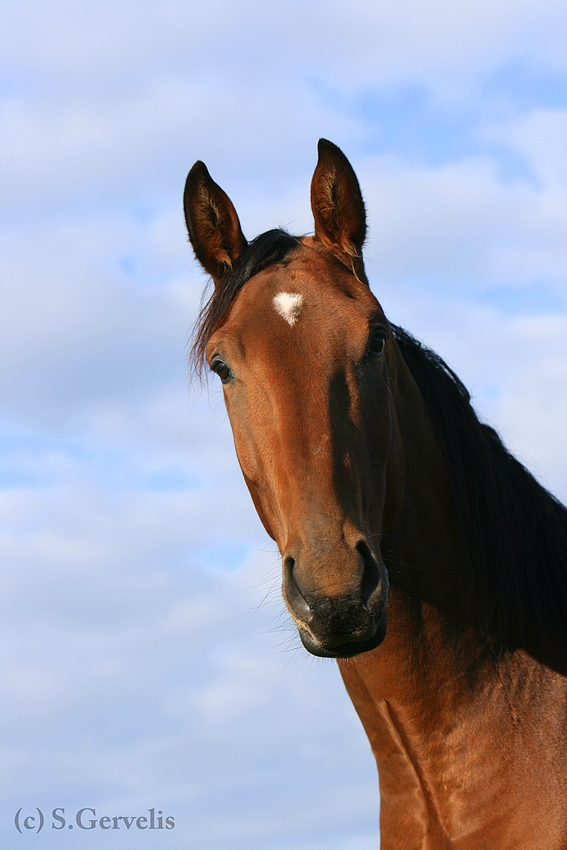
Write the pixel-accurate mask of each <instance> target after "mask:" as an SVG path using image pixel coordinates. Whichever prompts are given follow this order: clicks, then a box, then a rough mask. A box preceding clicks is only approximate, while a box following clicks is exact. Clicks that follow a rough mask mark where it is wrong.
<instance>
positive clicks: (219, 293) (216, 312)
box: [189, 229, 299, 375]
mask: <svg viewBox="0 0 567 850" xmlns="http://www.w3.org/2000/svg"><path fill="white" fill-rule="evenodd" d="M298 244H299V243H298V239H297V237H296V236H291V235H290V234H289V233H287V232H286V231H285V230H279V229H274V230H267V231H266V232H265V233H261V234H260V236H257V237H256V238H255V239H253V240H252V242H249V243H248V245H247V246H246V249H245V251H244V252H243V253H242V254H241V256H240V257H239V258H238V260H237V261H236V263H235V264H234V266H233V267H232V268H230V269H228V270H227V271H226V273H225V274H224V276H223V278H222V279H221V281H220V283H219V285H218V286H216V287H215V289H214V291H213V292H212V294H211V297H210V298H209V299H208V301H207V302H206V303H205V304H204V305H202V306H201V309H200V310H199V315H198V318H197V321H196V323H195V327H194V329H193V337H192V343H191V349H190V354H189V363H190V365H191V366H192V367H193V369H194V370H195V372H196V373H197V374H198V375H202V374H203V371H204V368H205V363H206V358H205V355H206V350H207V343H208V341H209V338H210V336H211V334H212V333H213V331H214V330H215V329H216V328H217V327H218V326H219V325H220V324H221V323H222V321H223V319H224V318H225V317H226V315H227V313H228V311H229V308H230V306H231V305H232V303H233V302H234V299H235V298H236V296H237V295H238V293H239V292H240V290H241V289H242V287H243V286H244V284H245V283H247V281H249V280H250V278H251V277H253V276H254V275H255V274H258V272H261V271H263V269H267V268H268V267H269V266H273V265H275V263H279V262H281V261H282V260H283V259H284V258H285V257H286V256H287V255H288V254H289V253H290V252H291V251H293V250H294V249H295V248H297V246H298Z"/></svg>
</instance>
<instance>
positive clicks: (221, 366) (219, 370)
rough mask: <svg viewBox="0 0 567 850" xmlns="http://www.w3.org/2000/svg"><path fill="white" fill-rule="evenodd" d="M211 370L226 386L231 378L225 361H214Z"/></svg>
mask: <svg viewBox="0 0 567 850" xmlns="http://www.w3.org/2000/svg"><path fill="white" fill-rule="evenodd" d="M211 369H212V370H213V372H215V373H216V374H217V375H218V376H219V378H220V379H221V381H222V382H223V384H226V382H227V381H228V379H229V378H230V369H229V368H228V366H227V365H226V363H225V362H224V360H214V361H213V362H212V363H211Z"/></svg>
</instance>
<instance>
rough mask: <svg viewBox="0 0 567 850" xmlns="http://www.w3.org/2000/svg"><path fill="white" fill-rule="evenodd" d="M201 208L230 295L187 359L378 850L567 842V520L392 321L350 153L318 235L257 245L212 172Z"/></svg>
mask: <svg viewBox="0 0 567 850" xmlns="http://www.w3.org/2000/svg"><path fill="white" fill-rule="evenodd" d="M184 205H185V216H186V221H187V227H188V230H189V236H190V239H191V242H192V245H193V248H194V250H195V254H196V256H197V259H198V260H199V261H200V263H201V264H202V266H203V267H204V268H205V270H206V271H207V272H208V273H209V274H210V275H211V276H212V279H213V282H214V286H215V288H214V292H213V294H212V296H211V298H210V300H209V302H208V304H207V305H205V307H204V308H203V310H202V313H201V316H200V317H199V320H198V324H197V326H196V330H195V338H194V348H193V362H194V365H195V366H196V367H197V368H198V369H199V368H202V367H204V365H205V362H207V363H208V365H209V366H210V368H211V369H212V371H213V372H215V373H216V374H217V375H218V376H219V378H220V380H221V381H222V384H223V388H224V397H225V402H226V407H227V410H228V415H229V417H230V422H231V425H232V430H233V433H234V442H235V446H236V451H237V454H238V459H239V461H240V466H241V468H242V472H243V474H244V477H245V479H246V483H247V485H248V488H249V490H250V493H251V495H252V499H253V501H254V504H255V506H256V509H257V511H258V514H259V515H260V519H261V520H262V523H263V524H264V527H265V528H266V531H267V532H268V534H269V535H270V536H271V537H272V538H273V539H274V540H275V541H276V542H277V545H278V547H279V550H280V552H281V555H282V561H283V597H284V600H285V604H286V606H287V608H288V610H289V612H290V614H291V616H292V618H293V620H294V622H295V624H296V626H297V628H298V630H299V634H300V636H301V640H302V642H303V644H304V646H305V647H306V648H307V649H308V650H309V651H310V652H312V653H314V654H315V655H319V656H325V657H330V658H336V659H337V660H338V663H339V669H340V672H341V675H342V677H343V679H344V682H345V685H346V688H347V690H348V693H349V694H350V697H351V699H352V701H353V703H354V705H355V708H356V710H357V712H358V714H359V716H360V719H361V720H362V723H363V724H364V728H365V730H366V732H367V734H368V737H369V739H370V743H371V746H372V750H373V752H374V754H375V756H376V761H377V764H378V772H379V778H380V792H381V836H382V838H381V840H382V847H384V848H388V850H392V848H400V850H401V848H403V850H408V848H430V849H431V850H433V848H459V850H465V848H466V850H495V848H498V850H502V849H503V848H509V850H529V848H533V850H535V848H537V850H548V848H549V850H551V848H554V850H555V849H556V848H567V722H566V720H567V678H565V677H566V675H567V637H566V636H567V510H566V509H565V508H564V507H563V506H562V505H561V504H560V503H559V502H557V501H556V500H555V499H554V498H553V497H552V496H551V495H550V494H549V493H547V492H546V491H545V490H544V489H543V488H542V487H541V486H540V485H539V484H538V483H537V482H536V481H535V480H534V479H533V478H532V476H531V475H530V474H529V473H528V472H527V471H526V470H525V469H524V467H523V466H521V464H519V463H518V461H516V460H515V459H514V458H513V457H512V456H511V455H510V454H509V453H508V452H507V451H506V449H505V448H504V447H503V445H502V443H501V442H500V440H499V438H498V436H497V435H496V433H495V432H494V431H493V430H492V429H491V428H489V427H487V426H486V425H482V424H481V423H480V422H479V421H478V419H477V417H476V415H475V413H474V411H473V409H472V407H471V405H470V399H469V395H468V393H467V391H466V389H465V388H464V386H463V385H462V384H461V382H460V381H459V379H458V378H457V377H456V375H455V374H454V373H453V372H452V371H451V370H450V369H449V368H448V366H446V364H445V363H444V362H443V361H442V360H441V359H440V358H439V357H437V355H435V354H434V353H433V352H431V351H429V350H428V349H426V348H424V347H423V346H421V345H420V344H419V343H418V342H417V341H416V340H414V339H413V337H411V336H410V335H409V334H407V333H406V332H405V331H403V330H402V329H401V328H398V327H395V326H393V325H391V324H390V323H389V322H388V320H387V319H386V317H385V315H384V313H383V311H382V308H381V307H380V304H379V303H378V301H377V300H376V298H375V297H374V295H373V294H372V292H371V291H370V288H369V285H368V280H367V278H366V274H365V271H364V265H363V260H362V245H363V242H364V238H365V232H366V217H365V210H364V204H363V201H362V196H361V193H360V189H359V185H358V181H357V179H356V176H355V174H354V171H353V169H352V167H351V166H350V163H349V162H348V160H347V159H346V157H345V156H344V154H343V153H342V152H341V151H340V150H339V149H338V148H337V147H336V146H335V145H333V144H331V143H330V142H327V141H324V140H321V141H320V143H319V160H318V163H317V167H316V169H315V173H314V175H313V181H312V184H311V205H312V210H313V216H314V219H315V235H314V236H311V237H302V238H295V237H292V236H290V235H289V234H287V233H285V232H283V231H280V230H273V231H269V232H267V233H264V234H262V235H261V236H259V237H258V238H257V239H255V240H254V241H253V242H251V243H248V242H247V241H246V239H245V238H244V235H243V233H242V230H241V227H240V223H239V220H238V216H237V214H236V212H235V209H234V207H233V205H232V203H231V201H230V200H229V198H228V197H227V195H226V194H225V193H224V192H223V190H222V189H220V187H219V186H217V185H216V184H215V183H214V182H213V181H212V179H211V177H210V176H209V173H208V171H207V169H206V167H205V166H204V165H203V163H201V162H197V163H196V164H195V165H194V166H193V168H192V169H191V171H190V173H189V176H188V178H187V183H186V187H185V196H184ZM481 344H482V340H480V339H479V345H481ZM386 623H387V628H386Z"/></svg>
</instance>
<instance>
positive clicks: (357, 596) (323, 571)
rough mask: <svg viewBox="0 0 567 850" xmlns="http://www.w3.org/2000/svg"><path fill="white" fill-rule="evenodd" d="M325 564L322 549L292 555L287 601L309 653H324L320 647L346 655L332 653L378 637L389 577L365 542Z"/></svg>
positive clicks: (331, 554)
mask: <svg viewBox="0 0 567 850" xmlns="http://www.w3.org/2000/svg"><path fill="white" fill-rule="evenodd" d="M315 551H317V550H315ZM325 561H326V563H322V561H321V552H320V550H319V551H318V552H317V555H316V556H313V557H310V556H309V554H308V553H307V552H306V549H305V548H303V547H302V549H301V551H300V552H298V553H297V557H294V556H293V554H291V552H288V553H286V554H285V555H284V559H283V588H282V590H283V597H284V600H285V602H286V605H287V607H288V610H289V612H290V614H291V615H292V617H293V619H294V622H295V624H296V625H297V627H298V629H299V632H300V635H301V639H302V641H303V643H304V645H305V646H306V648H307V649H309V650H310V651H311V652H315V654H321V653H319V652H318V651H316V650H315V649H314V648H313V647H314V645H317V646H318V647H319V648H323V649H326V650H328V651H329V652H331V654H341V653H340V652H338V651H337V652H332V650H334V649H337V650H338V648H339V647H341V646H342V645H344V644H347V643H348V644H351V643H353V642H365V641H368V640H369V639H371V638H372V637H373V636H374V634H375V632H376V628H377V623H378V622H379V621H380V620H381V619H382V618H383V615H384V614H385V606H386V599H387V594H388V577H387V572H386V569H385V567H384V565H383V563H382V562H381V561H379V559H378V558H377V557H376V555H375V554H374V553H373V551H372V549H371V548H370V546H369V544H368V543H367V542H366V541H365V540H364V539H360V540H359V541H358V543H357V544H356V546H354V547H352V548H351V547H347V546H339V547H337V549H336V550H333V549H330V550H329V551H328V552H326V553H325ZM348 654H354V653H351V652H349V653H348Z"/></svg>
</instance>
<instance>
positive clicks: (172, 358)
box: [0, 0, 567, 850]
mask: <svg viewBox="0 0 567 850" xmlns="http://www.w3.org/2000/svg"><path fill="white" fill-rule="evenodd" d="M566 31H567V9H566V8H565V4H564V3H560V2H551V1H550V0H544V2H538V3H537V4H536V3H535V2H533V0H525V2H522V3H518V2H517V0H516V2H514V3H512V2H501V1H500V0H496V2H494V0H493V2H491V3H488V2H478V0H477V2H474V3H473V2H468V0H467V2H462V3H459V4H455V3H450V2H448V0H432V2H430V3H428V4H423V3H420V2H418V0H404V2H400V0H398V2H390V0H388V2H384V0H373V2H368V1H367V0H351V2H349V3H348V4H347V3H346V2H344V0H334V2H328V3H321V2H310V0H303V1H302V2H301V3H299V2H295V0H293V2H289V3H287V4H274V5H271V4H266V3H260V2H242V3H239V4H234V3H229V2H219V1H218V0H211V2H209V3H207V4H196V3H193V2H180V0H167V2H161V3H159V4H158V3H156V2H154V0H146V2H144V0H138V2H136V3H133V2H116V0H115V2H113V3H111V2H109V1H108V2H107V1H106V0H94V2H91V3H89V4H83V3H78V2H69V0H51V2H50V3H46V2H39V0H36V2H33V0H22V2H20V3H18V4H4V7H3V8H2V10H0V126H1V132H0V184H1V186H2V191H1V192H0V286H1V287H2V302H1V303H2V309H1V310H0V382H1V392H0V547H1V551H2V561H1V564H2V566H1V573H0V584H1V588H2V592H1V594H0V600H1V601H0V606H1V609H2V616H1V617H0V646H1V647H2V661H3V676H2V691H3V693H2V698H1V699H0V721H1V722H0V760H1V762H2V767H3V769H2V771H1V773H0V775H1V776H2V780H1V782H2V785H1V800H2V802H1V804H0V836H1V838H0V840H1V842H2V846H3V847H9V848H11V847H15V846H16V844H18V846H19V843H21V841H22V838H21V836H19V835H18V834H17V832H16V830H15V826H14V821H13V818H14V815H15V812H16V811H17V810H18V809H19V807H20V806H23V807H24V809H25V810H26V811H28V810H29V811H30V812H33V809H34V808H35V807H40V808H42V810H44V811H45V812H46V813H47V812H50V811H51V809H53V808H54V807H56V806H59V807H65V809H66V811H67V812H74V811H76V810H77V809H79V808H81V807H85V806H89V807H95V808H96V810H97V813H98V816H102V815H109V816H113V815H128V816H131V815H144V813H145V812H146V811H147V809H148V808H150V807H152V806H154V807H156V809H160V810H162V811H164V813H166V814H170V815H173V816H174V817H175V822H176V827H175V829H174V830H171V831H170V832H168V833H167V834H163V833H149V832H146V833H140V832H138V833H136V835H134V836H132V834H131V833H130V832H127V831H126V830H124V829H122V830H117V831H113V830H111V831H109V832H108V833H105V837H104V839H102V838H101V839H97V841H99V840H100V842H101V846H102V843H103V842H106V844H107V845H108V847H116V848H122V847H129V846H136V847H146V846H148V847H150V846H155V847H160V848H161V847H172V848H175V847H181V846H183V847H184V848H193V850H205V848H207V850H208V849H209V848H211V850H236V849H237V848H243V847H246V848H247V850H255V848H258V849H259V848H262V850H280V848H286V850H319V848H323V847H325V850H333V848H339V847H340V848H347V850H348V848H357V850H366V848H370V847H373V848H374V847H376V846H377V845H378V832H379V830H378V812H379V807H378V793H377V779H376V771H375V767H374V764H373V761H372V757H371V754H370V749H369V746H368V743H367V741H366V740H365V738H364V735H363V733H362V729H361V727H360V725H359V723H358V720H357V718H356V716H355V713H354V710H353V708H352V706H351V705H350V703H349V701H348V699H347V697H346V694H345V693H344V689H343V687H342V684H341V682H340V680H339V676H338V673H337V670H336V668H335V667H334V666H333V664H331V663H328V664H327V663H322V662H319V661H316V660H314V659H312V658H310V657H309V656H307V655H306V653H305V652H304V651H303V650H302V649H301V648H300V644H299V640H298V638H297V637H296V635H295V632H294V629H293V627H292V625H291V624H290V623H289V622H288V619H287V617H286V614H285V612H284V608H283V603H282V602H281V599H280V593H279V584H280V577H279V572H280V566H279V560H278V554H277V552H276V550H275V547H274V545H273V544H272V543H271V542H270V541H269V540H268V539H267V537H266V535H265V533H264V532H263V530H262V528H261V526H260V523H259V521H258V519H257V518H256V516H255V513H254V510H253V508H252V505H251V502H250V499H249V496H248V494H247V491H246V488H245V485H244V483H243V481H242V478H241V475H240V471H239V469H238V465H237V462H236V459H235V456H234V450H233V446H232V438H231V434H230V429H229V426H228V423H227V420H226V415H225V413H224V409H223V406H222V396H221V393H220V391H219V388H218V386H217V385H216V384H215V383H214V382H211V386H210V390H209V391H206V390H205V391H204V392H202V393H198V392H196V391H195V388H194V387H193V388H192V387H191V386H190V385H189V383H188V376H187V364H186V353H187V349H186V345H187V340H188V337H189V333H190V328H191V325H192V322H193V320H194V317H195V315H196V311H197V309H198V304H199V300H200V297H201V293H202V290H203V288H204V286H205V284H206V279H205V277H204V276H203V274H202V273H201V271H200V269H199V268H198V267H197V265H196V263H195V261H194V259H193V256H192V253H191V251H190V248H189V245H188V242H187V238H186V234H185V231H184V223H183V218H182V209H181V195H182V191H183V185H184V181H185V177H186V174H187V171H188V170H189V168H190V166H191V165H192V163H193V162H194V161H195V160H196V159H202V160H204V161H205V162H206V163H207V165H208V167H209V169H210V171H211V174H212V175H213V177H214V179H215V180H217V182H219V183H220V184H221V185H222V186H223V188H224V189H225V190H226V191H227V192H228V194H229V195H230V196H231V198H232V199H233V201H234V203H235V205H236V207H237V209H238V212H239V215H240V218H241V221H242V224H243V228H244V231H245V233H246V234H247V236H249V237H251V236H253V235H255V234H256V233H258V232H260V231H262V230H265V229H267V228H269V227H272V226H274V225H283V226H286V227H288V228H289V229H290V230H291V231H292V232H298V233H303V232H308V231H309V230H310V229H311V228H312V221H311V214H310V209H309V181H310V179H311V174H312V172H313V168H314V166H315V162H316V143H317V139H318V138H319V137H320V136H325V137H327V138H330V139H332V140H333V141H335V142H336V143H337V144H339V145H340V146H341V147H342V148H343V150H344V151H345V153H346V154H347V155H348V156H349V158H350V160H351V162H352V164H353V166H354V167H355V170H356V171H357V174H358V176H359V179H360V183H361V186H362V190H363V194H364V196H365V200H366V205H367V210H368V216H369V237H368V241H367V245H366V254H365V256H366V262H367V270H368V273H369V277H370V279H371V283H372V287H373V290H374V292H375V293H376V295H377V296H378V298H379V299H380V301H381V303H382V305H383V307H384V309H385V310H386V313H387V315H388V316H389V317H390V318H391V319H392V320H393V321H395V322H397V323H399V324H402V325H404V326H405V327H407V328H408V330H410V331H411V332H412V333H414V335H416V336H418V337H420V338H422V339H423V340H425V341H426V342H427V343H428V344H429V345H431V346H432V347H434V348H435V349H437V350H438V351H439V352H440V353H441V354H442V356H443V357H444V358H445V359H446V360H447V361H448V362H449V364H450V365H451V366H452V367H453V368H454V369H455V370H456V371H457V373H458V374H459V375H460V377H461V378H462V379H463V380H464V381H465V383H466V384H467V386H469V388H470V389H471V391H472V393H473V397H474V399H475V403H476V405H477V408H478V410H479V411H480V412H481V414H482V416H483V417H484V418H485V419H487V420H489V421H490V422H491V423H492V424H494V425H496V426H497V427H498V428H499V429H500V431H501V432H502V434H503V435H504V437H505V440H506V441H507V443H508V445H509V446H510V447H511V448H512V449H513V450H514V451H515V452H516V453H517V454H518V455H519V457H520V458H521V459H522V460H523V461H524V462H525V463H526V464H527V465H528V466H529V467H530V468H531V469H532V470H533V471H534V472H535V473H536V474H537V475H538V477H539V478H540V479H541V480H542V481H543V482H544V483H545V484H546V485H547V486H548V487H550V488H551V489H552V490H553V491H554V492H555V493H556V494H557V495H559V496H560V497H561V498H562V499H563V500H565V499H567V448H566V446H565V439H564V425H563V423H564V422H565V421H566V419H567V294H566V293H567V286H566V284H567V239H566V238H565V234H566V233H567V59H566V54H565V47H564V42H565V32H566ZM156 835H158V836H159V838H156V837H155V836H156ZM162 836H163V837H162ZM30 840H31V839H30ZM34 840H36V841H40V840H41V841H42V846H44V847H50V848H51V847H54V848H55V847H62V846H68V847H75V846H81V845H82V843H83V841H85V840H86V839H84V838H83V834H82V833H81V832H80V831H79V830H77V829H75V830H74V831H73V832H71V831H67V830H64V831H62V834H59V833H58V832H56V831H55V830H51V831H44V832H43V833H42V836H39V837H37V838H35V839H34ZM97 846H98V844H97ZM105 846H106V845H105Z"/></svg>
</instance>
